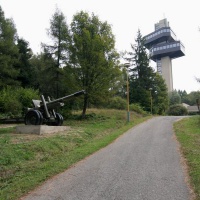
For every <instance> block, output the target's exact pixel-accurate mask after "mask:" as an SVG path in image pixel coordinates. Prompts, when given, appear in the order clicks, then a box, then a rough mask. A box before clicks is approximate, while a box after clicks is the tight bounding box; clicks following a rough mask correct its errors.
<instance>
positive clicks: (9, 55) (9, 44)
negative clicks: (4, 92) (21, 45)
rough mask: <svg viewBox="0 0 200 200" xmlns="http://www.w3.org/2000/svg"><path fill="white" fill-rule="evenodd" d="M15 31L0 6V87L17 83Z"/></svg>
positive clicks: (11, 22) (10, 20)
mask: <svg viewBox="0 0 200 200" xmlns="http://www.w3.org/2000/svg"><path fill="white" fill-rule="evenodd" d="M16 42H17V31H16V29H15V25H14V23H13V21H12V19H6V18H5V16H4V12H3V10H2V8H1V6H0V65H1V67H0V75H1V79H0V89H2V88H3V87H5V86H7V85H19V84H20V83H19V82H18V81H17V76H18V74H19V70H17V69H16V68H15V65H16V64H17V62H18V48H17V45H16V44H15V43H16Z"/></svg>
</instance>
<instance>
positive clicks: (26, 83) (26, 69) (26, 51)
mask: <svg viewBox="0 0 200 200" xmlns="http://www.w3.org/2000/svg"><path fill="white" fill-rule="evenodd" d="M17 42H18V43H17V47H18V49H19V56H18V63H17V65H16V68H17V69H18V70H19V74H18V76H17V80H18V81H19V82H20V83H21V86H22V87H31V86H32V81H33V79H34V78H35V77H34V76H33V73H32V72H33V68H32V66H31V64H30V58H31V57H32V50H31V49H30V48H29V43H28V42H27V41H26V40H24V39H22V38H21V39H18V41H17Z"/></svg>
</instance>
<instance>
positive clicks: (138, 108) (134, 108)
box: [129, 104, 147, 115]
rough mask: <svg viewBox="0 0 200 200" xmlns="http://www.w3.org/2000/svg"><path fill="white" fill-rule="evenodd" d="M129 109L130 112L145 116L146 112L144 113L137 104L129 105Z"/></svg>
mask: <svg viewBox="0 0 200 200" xmlns="http://www.w3.org/2000/svg"><path fill="white" fill-rule="evenodd" d="M129 108H130V110H131V111H135V112H137V113H139V114H143V115H145V114H147V112H146V111H144V110H143V109H142V107H141V106H140V105H139V104H131V105H130V107H129Z"/></svg>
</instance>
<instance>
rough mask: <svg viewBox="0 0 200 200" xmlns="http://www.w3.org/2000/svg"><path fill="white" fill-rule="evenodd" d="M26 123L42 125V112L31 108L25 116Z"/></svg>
mask: <svg viewBox="0 0 200 200" xmlns="http://www.w3.org/2000/svg"><path fill="white" fill-rule="evenodd" d="M24 121H25V125H41V124H42V123H43V116H42V113H41V112H40V111H38V110H30V111H28V112H27V113H26V116H25V120H24Z"/></svg>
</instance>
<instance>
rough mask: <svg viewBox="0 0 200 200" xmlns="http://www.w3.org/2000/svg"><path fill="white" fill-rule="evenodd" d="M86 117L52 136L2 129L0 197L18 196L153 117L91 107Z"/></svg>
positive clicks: (12, 198) (0, 139)
mask: <svg viewBox="0 0 200 200" xmlns="http://www.w3.org/2000/svg"><path fill="white" fill-rule="evenodd" d="M88 113H89V114H88V115H87V118H86V119H85V120H67V121H66V122H65V125H69V126H70V127H71V130H70V131H68V132H63V133H58V134H49V135H48V136H46V135H44V136H38V135H25V134H16V133H15V132H14V129H13V128H8V129H4V130H3V129H2V130H1V131H0V200H14V199H18V198H19V197H21V196H22V195H24V194H26V193H27V192H28V191H30V190H32V189H34V188H35V187H36V186H38V185H40V184H42V183H43V182H44V181H45V180H47V179H48V178H50V177H52V176H53V175H55V174H57V173H60V172H62V171H64V170H66V169H67V168H69V167H70V166H71V165H72V164H74V163H76V162H78V161H80V160H81V159H83V158H85V157H86V156H88V155H90V154H92V153H94V152H95V151H97V150H99V149H101V148H103V147H105V146H107V145H108V144H109V143H111V142H112V141H113V140H115V139H116V138H117V137H119V136H120V135H121V134H123V133H124V132H126V131H127V130H128V129H130V128H131V127H133V126H135V125H137V124H139V123H141V122H143V121H145V120H147V119H149V118H150V117H151V116H146V117H142V116H140V115H137V114H136V113H131V120H130V122H129V123H127V122H126V111H119V110H89V111H88Z"/></svg>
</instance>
